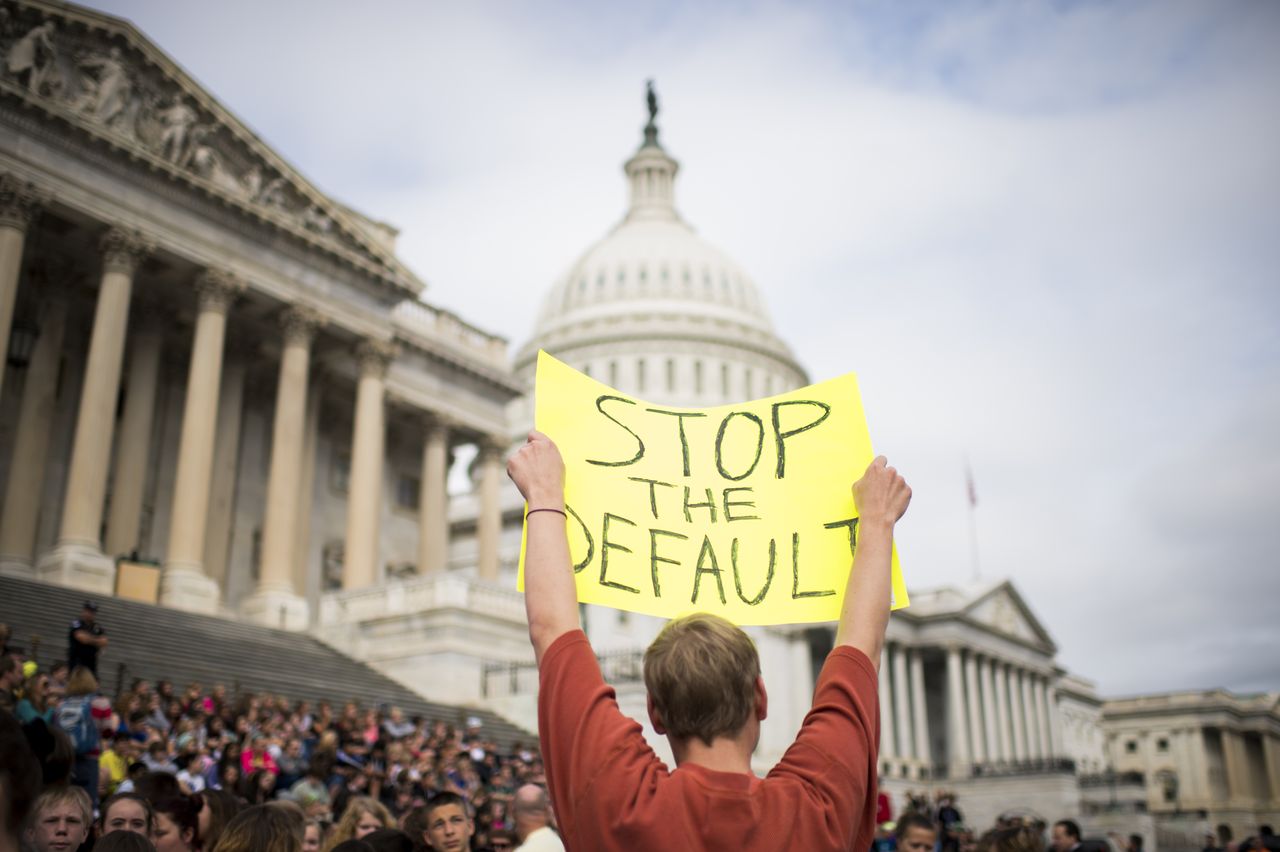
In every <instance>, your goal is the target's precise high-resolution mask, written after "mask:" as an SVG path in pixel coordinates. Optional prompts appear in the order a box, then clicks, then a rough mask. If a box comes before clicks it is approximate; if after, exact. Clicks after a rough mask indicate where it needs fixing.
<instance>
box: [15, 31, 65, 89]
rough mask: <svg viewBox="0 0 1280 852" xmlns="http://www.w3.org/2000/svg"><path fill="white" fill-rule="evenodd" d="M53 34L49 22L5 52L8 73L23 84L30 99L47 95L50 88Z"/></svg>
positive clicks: (52, 75)
mask: <svg viewBox="0 0 1280 852" xmlns="http://www.w3.org/2000/svg"><path fill="white" fill-rule="evenodd" d="M54 31H55V27H54V23H53V21H45V22H44V23H42V24H39V25H38V26H36V27H33V28H32V29H31V30H30V31H29V32H28V33H27V34H26V35H24V36H23V37H22V38H20V39H18V41H17V42H15V43H14V45H13V47H11V48H9V55H8V56H7V57H6V58H5V68H6V69H7V70H8V72H9V73H10V74H12V75H13V76H15V77H17V78H18V81H19V82H25V83H26V85H27V91H29V92H30V93H31V94H33V95H41V94H47V92H48V90H49V89H50V88H53V87H54V80H53V77H54V75H55V72H56V70H57V66H56V57H55V56H54V47H53V34H54Z"/></svg>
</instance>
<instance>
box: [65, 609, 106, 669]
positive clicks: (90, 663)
mask: <svg viewBox="0 0 1280 852" xmlns="http://www.w3.org/2000/svg"><path fill="white" fill-rule="evenodd" d="M105 647H107V631H105V630H103V629H102V625H101V624H99V623H98V605H97V604H95V603H94V602H93V601H85V602H84V606H82V607H81V608H80V617H79V618H77V619H76V620H75V621H72V622H71V629H70V630H69V631H68V636H67V666H68V667H69V668H70V669H71V671H73V672H74V671H75V669H76V666H84V667H85V668H86V669H88V670H89V671H90V672H92V673H93V676H94V678H97V676H98V652H99V651H101V650H102V649H103V648H105Z"/></svg>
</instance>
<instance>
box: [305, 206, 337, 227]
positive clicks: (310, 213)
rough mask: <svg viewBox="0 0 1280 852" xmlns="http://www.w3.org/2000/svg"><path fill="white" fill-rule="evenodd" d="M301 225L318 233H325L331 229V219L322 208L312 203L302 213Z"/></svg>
mask: <svg viewBox="0 0 1280 852" xmlns="http://www.w3.org/2000/svg"><path fill="white" fill-rule="evenodd" d="M302 226H303V227H304V228H306V229H307V230H309V231H315V232H316V233H318V234H327V233H329V232H330V231H332V230H333V220H332V219H330V218H329V217H328V216H327V215H326V214H325V212H324V211H323V210H321V209H320V208H319V207H317V206H316V205H314V204H312V205H311V206H310V207H308V208H307V209H306V212H305V213H303V214H302Z"/></svg>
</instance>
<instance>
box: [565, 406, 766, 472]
mask: <svg viewBox="0 0 1280 852" xmlns="http://www.w3.org/2000/svg"><path fill="white" fill-rule="evenodd" d="M611 400H616V401H618V402H625V403H626V404H627V405H635V403H634V402H632V401H631V400H629V399H627V398H626V397H622V396H610V395H608V394H605V395H603V396H599V397H596V411H599V412H600V413H601V414H603V415H604V416H605V417H608V418H609V419H610V420H612V421H613V422H614V423H617V424H618V425H619V426H621V427H622V428H623V429H625V430H626V432H627V434H628V435H630V436H631V437H633V438H635V439H636V454H635V455H634V456H632V457H631V458H629V459H627V460H626V461H616V462H611V461H596V460H595V459H587V464H597V465H600V466H601V467H626V466H627V465H629V464H635V463H636V462H638V461H640V459H642V458H644V441H642V440H640V436H639V435H637V434H636V433H635V432H632V431H631V428H630V427H629V426H627V424H625V423H623V422H622V421H621V420H619V419H618V418H616V417H614V416H613V415H612V414H610V413H609V412H607V411H605V410H604V404H605V403H606V402H609V401H611ZM774 419H775V421H776V419H777V418H776V416H775V418H774Z"/></svg>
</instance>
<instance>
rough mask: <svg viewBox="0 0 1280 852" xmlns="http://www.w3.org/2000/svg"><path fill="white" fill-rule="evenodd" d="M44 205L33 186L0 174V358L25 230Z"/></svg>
mask: <svg viewBox="0 0 1280 852" xmlns="http://www.w3.org/2000/svg"><path fill="white" fill-rule="evenodd" d="M46 202H47V198H46V197H45V196H44V195H43V194H42V193H41V192H40V191H39V190H37V189H36V188H35V185H34V184H30V183H27V182H26V181H23V180H19V179H18V178H16V177H14V176H13V175H11V174H9V173H7V172H6V173H4V174H0V358H7V357H8V355H9V329H10V328H11V327H12V325H13V306H14V303H15V302H16V301H17V299H18V279H19V277H21V274H22V251H23V248H24V246H25V245H26V241H27V229H28V228H29V227H31V223H32V222H33V221H34V220H35V217H36V215H37V213H39V211H40V207H41V206H43V205H44V204H45V203H46ZM3 386H4V368H3V363H2V362H0V390H3Z"/></svg>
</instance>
